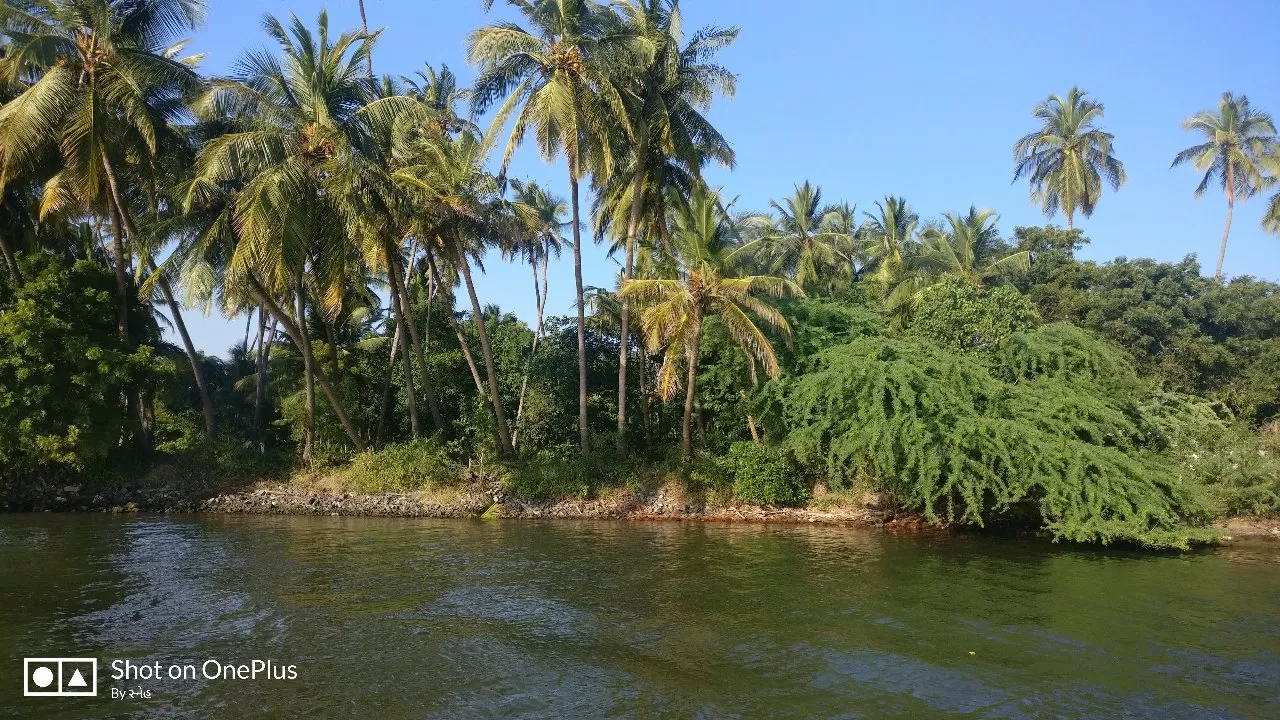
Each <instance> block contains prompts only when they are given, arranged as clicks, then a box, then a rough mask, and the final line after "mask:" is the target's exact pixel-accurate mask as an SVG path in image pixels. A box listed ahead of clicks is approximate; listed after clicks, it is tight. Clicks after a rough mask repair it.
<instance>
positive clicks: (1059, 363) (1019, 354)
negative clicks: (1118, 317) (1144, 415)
mask: <svg viewBox="0 0 1280 720" xmlns="http://www.w3.org/2000/svg"><path fill="white" fill-rule="evenodd" d="M994 362H995V363H996V368H997V376H998V377H1000V378H1001V379H1003V380H1005V381H1007V382H1017V381H1020V380H1035V379H1036V378H1042V377H1045V378H1059V379H1062V380H1066V381H1069V382H1074V381H1085V382H1091V383H1099V384H1103V385H1109V386H1118V387H1122V388H1124V389H1126V390H1133V389H1134V387H1135V385H1136V383H1137V376H1136V375H1135V374H1134V372H1133V368H1132V367H1131V366H1130V365H1129V362H1128V360H1126V359H1125V357H1124V356H1123V355H1122V354H1121V353H1120V352H1118V351H1117V350H1116V348H1115V347H1114V346H1112V345H1110V344H1108V343H1106V342H1103V341H1101V340H1099V339H1098V338H1097V336H1095V335H1092V334H1090V333H1089V332H1088V331H1086V330H1081V329H1080V328H1078V327H1075V326H1072V325H1062V324H1054V325H1046V326H1044V327H1042V328H1039V329H1037V330H1034V331H1031V332H1018V333H1014V334H1013V335H1011V336H1010V337H1009V338H1008V340H1007V341H1005V342H1004V343H1002V344H1001V345H1000V347H999V349H998V350H996V352H995V353H994Z"/></svg>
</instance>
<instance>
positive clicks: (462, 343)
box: [428, 261, 493, 413]
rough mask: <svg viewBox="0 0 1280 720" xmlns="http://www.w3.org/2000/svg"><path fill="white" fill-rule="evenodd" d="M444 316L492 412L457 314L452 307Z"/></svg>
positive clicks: (433, 271) (437, 277)
mask: <svg viewBox="0 0 1280 720" xmlns="http://www.w3.org/2000/svg"><path fill="white" fill-rule="evenodd" d="M428 263H429V264H430V265H431V275H432V277H433V278H434V279H435V282H436V286H437V287H442V286H441V284H440V273H439V271H438V270H436V266H435V263H434V262H431V261H428ZM445 317H447V318H448V319H449V327H451V328H453V333H454V335H456V336H457V338H458V347H459V348H460V349H461V350H462V357H463V358H465V359H466V361H467V368H468V369H470V370H471V379H472V380H474V381H475V384H476V391H477V392H479V393H480V397H481V398H483V399H484V404H485V405H486V406H488V408H489V412H490V413H492V412H493V405H492V404H491V403H490V402H489V391H488V389H486V388H485V386H484V381H483V380H481V379H480V369H479V368H478V367H477V366H476V359H475V356H474V355H472V354H471V345H470V344H468V343H467V336H466V334H465V333H463V332H462V326H461V325H459V324H458V316H457V315H456V314H455V313H454V309H453V308H449V311H448V312H447V313H445Z"/></svg>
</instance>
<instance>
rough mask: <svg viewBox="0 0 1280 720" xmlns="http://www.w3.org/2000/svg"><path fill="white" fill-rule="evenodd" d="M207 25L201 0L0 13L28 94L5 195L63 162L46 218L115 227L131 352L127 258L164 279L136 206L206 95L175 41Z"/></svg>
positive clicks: (6, 60)
mask: <svg viewBox="0 0 1280 720" xmlns="http://www.w3.org/2000/svg"><path fill="white" fill-rule="evenodd" d="M203 14H204V4H203V3H202V2H199V1H198V0H181V1H179V0H135V1H134V2H128V3H124V2H109V1H108V0H45V1H44V2H39V3H23V4H21V5H17V6H15V5H4V6H0V36H6V37H7V38H8V39H9V45H8V46H7V49H6V52H5V53H4V55H3V56H2V57H0V86H9V87H20V88H22V92H21V93H20V94H18V95H17V97H15V98H14V99H13V100H12V101H10V102H8V103H7V104H5V105H4V107H3V109H0V158H3V162H0V192H3V190H4V188H5V187H6V186H7V185H9V184H10V183H11V182H13V181H14V180H15V179H18V178H28V179H30V178H32V177H34V176H36V175H39V174H42V171H43V170H44V169H45V168H47V167H48V163H49V158H50V156H56V157H58V159H59V161H60V163H59V164H60V166H61V167H60V169H59V170H58V171H57V172H56V174H53V175H52V176H51V177H50V176H45V177H42V178H41V179H42V180H44V187H43V190H42V203H41V208H40V216H41V217H46V216H48V215H49V214H50V213H52V212H55V211H57V210H60V209H63V210H65V208H66V207H67V206H68V205H74V206H76V207H77V208H78V209H80V210H82V211H83V212H85V213H89V214H94V215H97V216H98V217H100V218H107V219H110V220H112V221H113V224H114V225H115V226H116V231H115V232H114V233H112V239H113V243H114V247H113V255H114V259H115V262H114V270H115V275H116V291H117V294H118V296H119V300H120V306H119V307H120V310H119V318H118V326H119V327H118V329H119V333H120V337H121V340H122V341H124V343H125V346H126V347H131V345H132V341H131V339H130V334H129V322H128V310H127V307H128V299H127V297H126V295H127V293H128V281H127V279H126V275H127V267H128V264H129V255H130V250H131V249H132V250H133V251H135V252H140V253H141V254H142V255H143V256H144V257H145V261H146V262H145V263H144V264H145V265H146V266H147V268H148V269H149V270H151V271H154V270H155V266H154V264H153V263H152V262H151V256H150V253H149V252H147V249H146V247H145V242H144V240H143V239H142V238H141V237H140V235H139V233H138V229H137V227H136V225H135V213H134V212H133V209H132V205H133V202H134V197H133V196H134V195H136V194H140V193H135V192H133V191H134V190H135V189H137V188H140V187H145V186H146V185H147V184H148V180H150V179H152V178H151V177H150V176H152V175H153V174H154V161H155V159H156V156H157V151H158V149H159V148H160V147H162V146H163V145H164V144H165V143H166V140H168V139H170V138H172V136H173V134H174V132H173V126H174V125H175V124H176V123H177V122H178V120H179V118H180V116H181V113H182V112H183V110H184V102H185V101H186V100H187V98H189V97H190V96H191V95H192V94H193V93H195V92H196V91H198V90H199V89H200V86H201V81H200V78H199V76H198V75H197V74H196V71H195V64H196V62H197V61H198V58H194V57H193V58H182V57H180V55H179V54H180V52H181V49H182V46H183V44H184V43H183V42H175V39H176V36H179V35H180V34H181V33H182V32H184V31H188V30H194V29H195V27H196V26H197V25H199V23H200V22H201V20H202V18H203ZM134 175H137V176H138V177H132V176H134ZM131 178H132V179H135V180H136V182H135V183H134V184H133V185H132V186H131V185H130V184H129V183H128V182H127V181H128V180H130V179H131ZM151 204H153V205H154V202H152V203H151ZM15 267H16V266H15ZM158 280H159V283H158V284H159V287H160V290H161V292H162V293H163V296H164V298H165V300H166V302H167V304H168V306H169V311H170V315H171V317H172V319H173V323H174V326H175V328H176V329H177V330H178V333H179V336H180V337H181V340H182V343H183V348H184V350H185V351H186V354H187V358H188V360H189V362H190V365H191V369H192V374H193V378H194V380H195V383H196V386H197V389H198V392H199V395H200V399H201V403H202V405H203V410H204V421H205V432H206V434H207V435H210V436H212V435H213V432H214V413H213V404H212V400H211V399H210V397H209V393H208V389H207V387H206V385H205V381H204V374H203V371H202V369H201V361H200V357H199V355H198V353H197V352H196V350H195V345H194V344H193V343H192V341H191V337H190V334H189V333H188V332H187V327H186V323H185V322H184V321H183V318H182V313H181V310H180V308H179V306H178V303H177V302H176V300H175V298H174V295H173V291H172V289H171V287H170V283H169V280H168V279H167V278H163V277H162V278H159V279H158ZM139 407H141V406H139Z"/></svg>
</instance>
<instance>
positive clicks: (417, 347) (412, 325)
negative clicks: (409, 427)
mask: <svg viewBox="0 0 1280 720" xmlns="http://www.w3.org/2000/svg"><path fill="white" fill-rule="evenodd" d="M415 254H417V250H416V249H413V251H412V253H411V254H410V257H409V262H413V255H415ZM391 272H393V273H395V274H396V275H399V274H400V270H399V268H397V267H392V268H391ZM409 282H410V280H409V279H408V278H404V279H403V280H402V281H401V282H399V283H398V285H399V289H400V307H401V308H402V309H403V310H404V320H405V325H406V326H408V328H409V341H410V342H411V343H413V354H414V355H415V356H416V357H417V359H418V374H419V375H420V376H422V394H423V395H424V396H426V398H427V411H428V412H429V413H431V422H432V424H433V425H434V426H435V428H436V430H439V431H441V432H443V431H444V416H443V415H442V414H441V413H440V402H439V401H438V400H437V399H436V390H435V387H434V386H432V384H431V375H430V374H429V373H428V372H427V356H426V353H425V352H423V348H422V337H421V336H420V335H419V334H418V323H417V321H416V320H414V318H413V307H412V305H411V304H410V302H409Z"/></svg>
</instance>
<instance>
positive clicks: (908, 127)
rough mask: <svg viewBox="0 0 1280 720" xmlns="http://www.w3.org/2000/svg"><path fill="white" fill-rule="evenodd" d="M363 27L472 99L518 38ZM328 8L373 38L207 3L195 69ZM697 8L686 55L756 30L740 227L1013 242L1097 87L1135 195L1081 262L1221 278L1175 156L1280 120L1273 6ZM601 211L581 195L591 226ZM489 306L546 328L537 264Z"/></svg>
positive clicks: (347, 3)
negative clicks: (1045, 119) (1079, 100)
mask: <svg viewBox="0 0 1280 720" xmlns="http://www.w3.org/2000/svg"><path fill="white" fill-rule="evenodd" d="M365 6H366V10H367V13H368V16H369V26H370V28H371V29H375V28H383V33H382V35H381V37H380V38H379V40H378V44H377V46H376V48H375V51H374V69H375V71H376V72H377V73H379V74H383V73H389V74H392V75H396V76H399V75H411V74H412V73H413V71H415V70H417V69H419V68H421V67H422V65H423V63H427V62H429V63H431V64H433V65H435V66H437V67H438V66H439V64H440V63H447V64H448V65H449V67H450V68H451V69H453V70H454V71H455V72H456V73H457V74H458V75H459V77H460V82H462V83H469V82H470V81H471V79H472V78H473V77H474V72H473V70H472V69H471V68H470V67H468V66H467V63H466V58H465V39H466V35H467V33H468V32H470V31H471V30H473V29H475V28H477V27H480V26H482V25H484V24H487V23H490V22H494V21H496V20H515V21H518V20H519V18H518V16H517V15H515V14H514V13H513V12H512V11H511V10H510V8H508V7H506V6H505V3H503V2H502V0H497V2H496V3H495V7H494V9H493V11H492V12H490V13H489V14H488V15H486V14H485V13H484V12H483V6H482V3H481V2H480V0H366V2H365ZM322 7H324V8H327V9H328V12H329V18H330V27H331V29H332V30H333V31H334V32H336V31H338V30H341V29H348V28H358V27H359V23H360V18H359V12H358V9H357V4H356V0H325V1H322V0H257V1H256V2H253V1H250V0H209V1H208V17H207V20H206V22H205V25H204V26H203V27H202V28H201V29H200V30H199V31H198V32H197V33H196V34H195V36H194V39H193V42H192V44H191V45H190V49H191V50H192V51H194V52H202V53H206V54H207V57H206V58H205V61H204V63H203V70H204V72H206V73H211V74H218V73H225V72H228V71H229V70H230V68H231V67H232V64H233V63H234V61H235V59H236V58H237V57H238V56H239V55H240V54H241V53H242V52H243V51H245V50H247V49H260V48H269V47H270V46H269V44H268V38H267V37H266V35H265V34H264V33H263V32H262V29H261V19H262V16H263V14H264V13H267V12H269V13H273V14H275V15H277V16H281V17H287V16H288V15H289V14H290V13H293V14H297V15H298V16H299V18H301V19H302V20H303V21H305V22H306V23H307V24H308V25H309V26H312V27H314V25H315V20H316V16H317V13H318V11H319V10H320V8H322ZM681 7H682V9H683V12H684V20H685V31H686V34H689V33H692V32H693V31H694V30H695V29H696V28H698V27H701V26H703V25H707V24H715V25H720V26H737V27H739V28H741V34H740V36H739V38H738V41H737V42H736V43H735V44H734V45H733V46H731V47H730V48H728V49H727V50H725V51H723V52H722V53H721V55H720V56H719V60H720V62H721V64H723V65H725V66H726V67H728V68H729V69H730V70H732V71H733V72H735V73H737V75H738V92H737V95H736V97H735V98H733V99H732V100H726V99H718V100H717V101H716V104H715V107H714V108H713V109H712V112H711V119H712V121H713V122H714V123H715V125H716V126H717V128H719V129H720V131H721V132H722V133H723V134H724V135H725V136H726V137H727V138H728V140H729V141H730V143H732V145H733V146H734V149H735V150H736V152H737V161H738V162H737V167H736V168H734V169H733V170H732V171H727V170H722V169H719V168H713V169H711V170H710V171H709V172H708V173H707V177H708V181H709V182H710V183H711V184H712V185H714V186H720V187H722V188H723V191H724V193H725V195H726V196H727V197H734V196H738V197H739V200H738V207H739V208H742V209H753V210H766V209H767V208H768V203H769V200H770V199H780V198H782V197H784V196H786V195H788V194H790V193H791V192H792V190H793V186H794V185H795V184H797V183H800V182H803V181H804V180H809V181H811V182H813V183H815V184H817V185H820V186H821V188H822V191H823V198H824V201H827V202H838V201H847V202H849V203H852V204H856V205H857V208H858V213H859V215H860V216H861V213H862V212H863V211H865V210H872V211H874V210H875V202H876V201H877V200H880V199H882V198H883V197H884V196H885V195H888V194H894V195H902V196H904V197H905V198H906V199H907V200H908V201H909V202H910V203H911V205H912V206H913V207H914V208H915V210H916V211H917V212H918V213H919V214H920V216H921V219H922V220H927V219H930V218H935V217H937V216H939V215H941V214H942V213H944V212H955V211H963V210H966V209H967V208H968V207H969V205H971V204H973V205H977V206H978V207H980V208H982V207H987V208H992V209H994V210H996V211H997V212H999V213H1000V223H999V227H1000V229H1001V231H1002V233H1003V234H1004V235H1005V236H1006V237H1008V236H1010V235H1012V232H1013V228H1014V227H1015V226H1019V225H1043V224H1044V223H1045V222H1046V220H1045V218H1044V216H1043V215H1041V213H1040V211H1039V208H1038V207H1036V206H1034V205H1032V204H1031V202H1030V200H1029V189H1028V186H1027V185H1026V183H1024V182H1018V183H1011V179H1012V177H1013V162H1012V147H1013V143H1014V141H1015V140H1016V139H1017V138H1018V137H1019V136H1021V135H1023V134H1025V133H1027V132H1029V131H1030V130H1032V129H1034V128H1035V127H1036V123H1035V120H1034V118H1032V116H1031V110H1032V108H1033V107H1034V106H1035V104H1036V103H1037V102H1039V101H1041V100H1043V99H1044V98H1045V97H1046V96H1048V95H1049V94H1050V93H1058V94H1065V93H1066V91H1067V90H1068V89H1069V88H1070V87H1071V86H1072V85H1078V86H1080V87H1081V88H1082V89H1084V90H1086V91H1087V92H1089V93H1090V95H1092V96H1093V97H1095V98H1097V99H1099V100H1101V101H1102V102H1103V103H1105V105H1106V114H1105V117H1104V118H1103V119H1102V121H1101V123H1100V125H1101V127H1102V128H1103V129H1105V130H1107V131H1109V132H1112V133H1114V134H1115V136H1116V139H1115V153H1116V155H1117V156H1118V157H1119V158H1120V160H1122V161H1123V162H1124V165H1125V170H1126V172H1127V173H1128V176H1129V180H1128V184H1127V185H1125V186H1124V187H1122V188H1121V189H1120V190H1119V192H1112V191H1111V190H1110V189H1109V188H1108V189H1107V191H1106V192H1105V193H1104V195H1103V197H1102V200H1101V201H1100V202H1099V204H1098V208H1097V211H1096V212H1095V213H1094V215H1093V217H1091V218H1077V220H1076V227H1078V228H1080V229H1082V230H1083V231H1084V233H1085V234H1086V235H1087V236H1088V237H1089V238H1090V239H1091V240H1092V244H1091V245H1090V246H1088V247H1087V248H1086V249H1085V250H1083V251H1082V253H1081V256H1082V257H1085V258H1088V259H1093V260H1099V261H1105V260H1110V259H1113V258H1116V257H1119V256H1127V257H1131V258H1132V257H1153V258H1156V259H1158V260H1163V261H1177V260H1180V259H1181V258H1182V257H1184V256H1186V255H1188V254H1195V255H1197V257H1198V258H1199V260H1200V263H1201V269H1202V271H1203V272H1204V273H1205V274H1211V273H1212V272H1213V264H1214V260H1215V258H1216V253H1217V250H1218V244H1219V242H1220V240H1221V237H1222V227H1223V222H1224V219H1225V213H1226V201H1225V200H1224V198H1223V195H1222V193H1221V191H1220V190H1217V189H1216V188H1215V189H1211V190H1210V191H1209V192H1207V193H1206V194H1205V196H1204V198H1203V199H1201V200H1199V201H1197V200H1195V199H1194V198H1193V195H1192V193H1193V190H1194V189H1195V187H1196V185H1197V184H1198V182H1199V180H1200V176H1199V174H1197V173H1196V172H1195V171H1194V170H1193V169H1191V168H1189V167H1183V168H1178V169H1173V170H1171V169H1170V168H1169V164H1170V162H1171V161H1172V159H1173V156H1174V154H1176V153H1177V152H1178V151H1179V150H1182V149H1183V148H1186V147H1189V146H1191V145H1193V144H1196V143H1198V142H1201V141H1200V140H1199V139H1198V136H1196V135H1193V134H1191V133H1189V132H1186V131H1184V130H1182V128H1181V122H1182V120H1183V119H1185V118H1186V117H1188V116H1190V115H1192V114H1193V113H1195V112H1197V111H1199V110H1202V109H1211V108H1214V107H1216V104H1217V100H1218V98H1219V97H1220V96H1221V94H1222V93H1223V92H1224V91H1227V90H1230V91H1232V92H1235V93H1237V94H1241V93H1243V94H1247V95H1248V96H1249V99H1250V100H1251V101H1252V103H1253V105H1254V106H1255V107H1256V108H1259V109H1262V110H1265V111H1267V112H1270V113H1272V115H1273V116H1276V117H1278V118H1280V75H1277V72H1276V71H1277V69H1278V68H1280V57H1278V56H1277V53H1276V45H1275V42H1274V32H1275V28H1277V27H1280V3H1277V2H1275V1H1274V0H1243V1H1242V2H1239V3H1235V4H1233V5H1232V6H1231V12H1230V13H1224V12H1222V8H1221V6H1218V5H1217V4H1216V3H1212V2H1198V3H1197V2H1184V1H1180V0H1169V1H1167V2H1155V1H1144V2H1136V1H1134V2H1130V1H1125V2H1114V0H1112V1H1110V2H1099V1H1097V0H1080V1H1079V2H1074V3H1067V4H1063V3H1023V2H1017V1H1016V0H1000V1H992V2H981V3H953V2H943V1H941V0H937V1H935V2H905V1H894V0H871V1H867V2H844V1H841V0H814V1H810V2H806V1H803V0H801V1H799V2H791V3H776V2H752V1H750V0H739V1H736V2H735V1H734V0H683V2H682V4H681ZM1246 19H1247V20H1246ZM1223 35H1231V36H1232V38H1233V41H1232V43H1231V46H1230V47H1229V48H1227V49H1225V50H1224V49H1223V48H1220V47H1219V46H1217V45H1215V44H1214V40H1215V38H1217V37H1220V36H1223ZM511 175H512V176H513V177H526V178H531V179H536V180H537V181H538V182H539V183H541V184H543V185H544V186H545V187H548V188H549V189H551V190H552V191H554V192H557V193H559V194H560V195H561V196H563V197H567V196H568V181H567V170H566V169H565V167H564V165H563V163H562V162H556V163H551V164H548V163H546V162H544V161H543V160H542V159H541V158H540V157H539V155H538V153H537V150H536V148H534V147H533V146H532V145H529V146H526V147H524V148H522V149H521V150H520V151H518V152H517V155H516V158H515V160H514V161H513V163H512V169H511ZM1265 200H1266V198H1265V197H1264V196H1258V197H1255V198H1253V199H1251V200H1249V201H1248V202H1244V203H1241V202H1239V201H1237V203H1236V209H1235V217H1234V221H1233V223H1232V227H1231V239H1230V244H1229V246H1228V248H1227V258H1226V265H1225V271H1226V273H1227V274H1228V275H1229V276H1230V275H1246V274H1247V275H1253V276H1256V277H1260V278H1265V279H1268V280H1272V281H1280V237H1276V236H1273V235H1268V234H1266V233H1264V232H1263V231H1262V229H1261V228H1260V226H1259V221H1260V219H1261V216H1262V211H1263V206H1264V204H1265ZM589 202H590V200H589V197H588V196H587V193H585V192H584V193H583V206H584V217H585V212H586V207H587V206H588V205H589ZM1054 222H1056V223H1058V224H1063V225H1064V224H1065V219H1063V218H1062V217H1058V218H1056V219H1055V220H1054ZM617 272H618V265H617V263H616V262H615V261H614V260H612V259H610V258H607V257H606V255H605V253H604V251H603V250H602V249H601V248H599V247H595V246H592V247H588V248H584V275H585V282H586V284H587V285H596V286H607V287H613V285H614V284H615V279H614V278H615V275H616V273H617ZM550 284H551V294H550V299H549V302H548V309H547V312H548V314H549V315H569V314H572V313H573V312H574V308H573V265H572V259H571V253H568V252H566V253H565V254H564V256H563V258H562V259H561V260H560V262H559V263H554V262H553V264H552V267H551V278H550ZM477 291H478V292H479V294H480V297H481V301H482V302H484V303H496V304H498V305H499V306H500V307H501V308H502V309H503V310H506V311H512V312H515V313H516V314H517V315H518V316H520V317H521V318H524V319H526V320H531V319H532V317H533V310H534V305H533V299H532V298H533V295H532V280H531V278H530V272H529V268H528V267H527V266H525V265H522V264H517V263H504V262H501V261H500V260H499V259H498V258H490V259H489V260H488V261H487V262H486V264H485V273H484V275H483V276H478V277H477ZM188 324H189V326H190V329H191V333H192V336H193V339H194V341H195V343H196V345H197V347H199V348H200V349H201V350H203V351H205V352H206V353H209V354H211V355H220V356H223V357H226V354H227V350H228V348H229V347H230V346H231V345H233V344H234V343H236V342H239V341H241V340H242V339H243V338H244V328H245V319H244V317H243V316H242V317H240V318H239V319H234V320H229V319H226V318H224V317H222V316H221V315H219V314H218V312H217V311H216V310H214V311H213V314H212V315H211V316H209V317H200V316H199V313H198V312H191V313H189V317H188Z"/></svg>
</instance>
